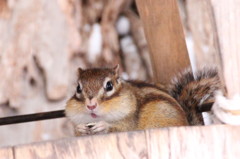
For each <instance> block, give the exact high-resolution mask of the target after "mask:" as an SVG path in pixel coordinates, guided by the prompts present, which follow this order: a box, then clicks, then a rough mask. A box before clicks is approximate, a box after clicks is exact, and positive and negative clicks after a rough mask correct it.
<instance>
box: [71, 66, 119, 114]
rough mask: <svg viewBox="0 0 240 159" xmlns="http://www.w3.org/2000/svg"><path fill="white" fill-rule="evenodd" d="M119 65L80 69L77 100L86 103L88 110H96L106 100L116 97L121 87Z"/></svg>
mask: <svg viewBox="0 0 240 159" xmlns="http://www.w3.org/2000/svg"><path fill="white" fill-rule="evenodd" d="M118 71H119V65H117V66H115V67H114V68H95V69H86V70H83V69H81V68H79V69H78V85H77V86H76V94H75V96H76V98H77V99H78V100H79V101H81V102H84V103H85V105H86V108H87V109H89V110H94V109H95V108H97V106H98V105H99V104H100V103H99V102H100V101H101V100H104V99H109V98H111V97H112V96H114V95H115V94H116V93H117V92H118V90H119V88H120V86H121V81H120V78H119V73H118Z"/></svg>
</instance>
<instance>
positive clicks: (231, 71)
mask: <svg viewBox="0 0 240 159" xmlns="http://www.w3.org/2000/svg"><path fill="white" fill-rule="evenodd" d="M209 1H210V4H211V7H212V8H213V11H214V15H215V24H216V30H217V33H218V40H219V44H220V52H219V55H220V56H221V58H222V64H223V68H222V70H223V76H224V80H225V84H226V88H227V97H228V98H232V97H233V96H234V95H236V94H240V22H239V20H238V19H239V16H240V2H239V0H228V1H226V0H209Z"/></svg>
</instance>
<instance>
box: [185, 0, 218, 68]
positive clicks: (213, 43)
mask: <svg viewBox="0 0 240 159" xmlns="http://www.w3.org/2000/svg"><path fill="white" fill-rule="evenodd" d="M185 7H186V16H187V18H186V19H187V21H186V23H187V24H185V25H187V26H185V27H188V28H185V29H189V30H188V31H190V32H191V36H192V40H193V45H194V46H193V47H194V55H195V58H194V59H195V60H194V62H195V64H196V67H197V69H201V68H202V67H203V66H218V65H219V66H220V65H221V61H220V59H219V54H218V53H219V51H220V48H219V42H218V35H217V30H216V26H215V23H214V22H215V17H214V11H213V8H212V6H211V5H210V1H209V0H201V1H199V0H187V1H186V4H185Z"/></svg>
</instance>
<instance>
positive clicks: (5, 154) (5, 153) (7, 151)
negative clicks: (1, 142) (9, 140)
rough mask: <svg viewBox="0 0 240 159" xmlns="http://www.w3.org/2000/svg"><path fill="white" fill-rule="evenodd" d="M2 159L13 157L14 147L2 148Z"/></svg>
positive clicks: (11, 158)
mask: <svg viewBox="0 0 240 159" xmlns="http://www.w3.org/2000/svg"><path fill="white" fill-rule="evenodd" d="M0 158H1V159H13V158H14V156H13V149H12V148H2V149H0Z"/></svg>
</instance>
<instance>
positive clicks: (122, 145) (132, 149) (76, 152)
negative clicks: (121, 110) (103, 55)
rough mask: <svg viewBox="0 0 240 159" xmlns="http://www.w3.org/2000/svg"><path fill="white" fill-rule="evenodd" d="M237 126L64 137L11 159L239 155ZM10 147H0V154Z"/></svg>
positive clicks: (221, 158) (19, 149)
mask: <svg viewBox="0 0 240 159" xmlns="http://www.w3.org/2000/svg"><path fill="white" fill-rule="evenodd" d="M239 132H240V127H238V126H229V125H214V126H198V127H172V128H163V129H151V130H145V131H136V132H122V133H111V134H108V135H93V136H84V137H74V138H67V139H62V140H57V141H48V142H40V143H33V144H28V145H21V146H15V147H14V154H15V155H14V159H21V158H28V159H52V158H55V159H70V158H71V159H79V158H84V159H85V158H86V159H94V158H99V159H100V158H104V159H112V158H116V159H117V158H120V159H125V158H131V159H135V158H141V159H147V158H149V159H150V158H151V159H155V158H156V159H158V158H169V159H182V158H184V159H192V158H196V159H198V158H199V159H202V158H204V159H212V158H217V159H228V158H230V159H234V158H239V156H240V151H239V147H240V136H239ZM4 157H5V158H10V159H11V158H13V151H12V150H11V149H8V148H3V149H0V158H1V159H2V158H4Z"/></svg>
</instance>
